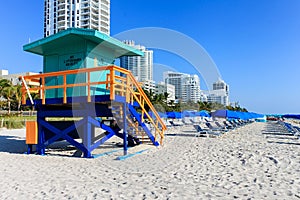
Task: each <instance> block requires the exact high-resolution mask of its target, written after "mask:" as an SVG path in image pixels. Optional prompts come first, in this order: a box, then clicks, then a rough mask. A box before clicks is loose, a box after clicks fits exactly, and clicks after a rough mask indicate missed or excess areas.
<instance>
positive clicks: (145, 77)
mask: <svg viewBox="0 0 300 200" xmlns="http://www.w3.org/2000/svg"><path fill="white" fill-rule="evenodd" d="M124 43H125V44H127V45H129V46H132V47H134V48H136V49H138V50H140V51H142V52H143V53H144V56H130V57H128V56H123V57H121V59H120V65H121V67H123V68H125V69H128V70H130V71H131V73H132V74H133V76H135V77H136V78H137V80H138V81H140V82H145V81H149V80H150V81H152V80H153V51H152V50H148V49H146V47H144V46H141V45H136V44H135V43H134V41H132V40H130V41H124Z"/></svg>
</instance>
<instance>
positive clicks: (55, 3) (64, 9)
mask: <svg viewBox="0 0 300 200" xmlns="http://www.w3.org/2000/svg"><path fill="white" fill-rule="evenodd" d="M44 6H45V8H44V37H47V36H49V35H52V34H55V33H58V32H59V31H62V30H65V29H67V28H71V27H72V28H87V29H94V30H98V31H100V32H102V33H105V34H107V35H109V34H110V0H44Z"/></svg>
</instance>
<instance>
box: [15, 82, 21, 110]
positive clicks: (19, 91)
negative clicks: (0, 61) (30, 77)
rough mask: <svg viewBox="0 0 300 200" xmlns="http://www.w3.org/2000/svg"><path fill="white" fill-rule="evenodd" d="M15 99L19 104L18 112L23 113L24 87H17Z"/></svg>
mask: <svg viewBox="0 0 300 200" xmlns="http://www.w3.org/2000/svg"><path fill="white" fill-rule="evenodd" d="M15 88H16V91H15V98H16V101H17V102H18V111H21V104H22V85H16V86H15Z"/></svg>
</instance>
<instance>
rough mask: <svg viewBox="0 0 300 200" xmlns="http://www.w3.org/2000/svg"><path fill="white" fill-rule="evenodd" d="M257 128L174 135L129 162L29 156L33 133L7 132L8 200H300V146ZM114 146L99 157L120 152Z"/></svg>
mask: <svg viewBox="0 0 300 200" xmlns="http://www.w3.org/2000/svg"><path fill="white" fill-rule="evenodd" d="M264 127H265V124H264V123H253V124H250V125H246V126H244V127H241V128H239V129H237V130H234V131H230V132H228V133H226V134H225V135H223V136H222V137H220V138H205V137H193V135H194V132H193V131H194V129H193V127H192V126H186V127H184V128H177V129H173V130H172V131H171V132H169V134H168V136H166V139H165V144H164V146H163V147H158V148H155V147H153V146H151V145H140V146H137V147H134V148H132V149H130V150H129V151H130V152H137V151H141V150H144V149H147V151H145V152H143V153H142V154H140V155H136V156H134V157H131V158H128V159H126V160H123V161H119V160H116V158H117V157H118V156H121V155H122V153H123V152H122V151H116V152H114V153H111V154H108V155H104V156H101V157H98V158H96V159H84V158H74V157H72V155H74V152H75V151H76V150H74V149H72V148H69V149H67V150H66V151H58V150H57V149H54V150H53V149H52V150H51V151H50V150H48V155H47V156H38V155H25V154H23V152H25V151H26V146H25V142H24V135H25V130H24V129H21V130H5V129H4V130H1V131H0V159H1V165H0V170H1V175H0V178H1V188H0V198H1V199H33V198H34V199H234V198H239V199H300V151H299V150H300V140H293V139H290V138H286V139H280V138H277V137H273V138H272V137H267V136H266V135H263V134H261V131H262V130H263V129H264ZM112 142H118V141H110V142H108V143H107V144H106V146H104V147H103V148H100V149H97V150H96V151H95V153H97V154H98V153H103V152H109V151H111V150H116V149H117V148H116V147H114V146H113V145H112V144H113V143H112Z"/></svg>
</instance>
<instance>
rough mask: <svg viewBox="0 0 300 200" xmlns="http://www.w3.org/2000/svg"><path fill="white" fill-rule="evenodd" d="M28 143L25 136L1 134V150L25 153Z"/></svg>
mask: <svg viewBox="0 0 300 200" xmlns="http://www.w3.org/2000/svg"><path fill="white" fill-rule="evenodd" d="M26 150H27V145H26V143H25V140H24V139H23V138H20V137H17V136H6V135H2V136H0V152H6V153H16V154H23V153H24V152H26Z"/></svg>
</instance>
